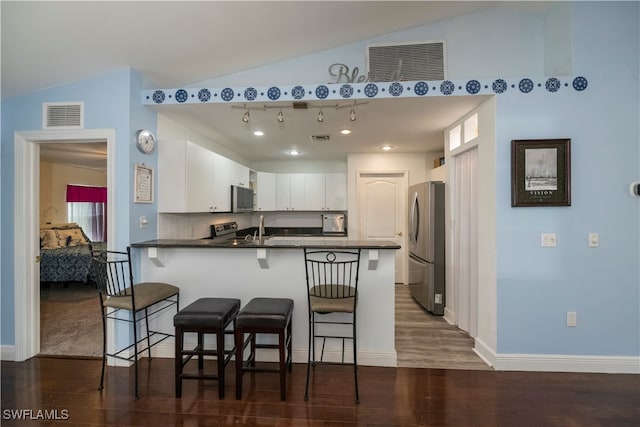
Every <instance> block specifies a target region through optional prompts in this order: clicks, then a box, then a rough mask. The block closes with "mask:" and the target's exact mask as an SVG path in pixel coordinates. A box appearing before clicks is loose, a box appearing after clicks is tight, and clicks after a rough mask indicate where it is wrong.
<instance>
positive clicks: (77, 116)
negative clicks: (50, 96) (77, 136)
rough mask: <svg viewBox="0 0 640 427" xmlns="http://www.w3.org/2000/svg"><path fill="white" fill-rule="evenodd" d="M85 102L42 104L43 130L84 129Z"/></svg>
mask: <svg viewBox="0 0 640 427" xmlns="http://www.w3.org/2000/svg"><path fill="white" fill-rule="evenodd" d="M83 127H84V102H64V103H62V102H45V103H43V104H42V128H43V129H82V128H83Z"/></svg>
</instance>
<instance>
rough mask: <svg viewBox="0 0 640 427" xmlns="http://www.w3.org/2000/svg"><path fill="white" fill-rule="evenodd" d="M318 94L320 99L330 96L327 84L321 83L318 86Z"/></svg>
mask: <svg viewBox="0 0 640 427" xmlns="http://www.w3.org/2000/svg"><path fill="white" fill-rule="evenodd" d="M316 96H317V97H318V99H325V98H326V97H327V96H329V88H328V87H326V86H325V85H320V86H318V87H317V88H316Z"/></svg>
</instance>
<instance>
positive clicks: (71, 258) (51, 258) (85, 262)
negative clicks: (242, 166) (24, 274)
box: [40, 242, 106, 283]
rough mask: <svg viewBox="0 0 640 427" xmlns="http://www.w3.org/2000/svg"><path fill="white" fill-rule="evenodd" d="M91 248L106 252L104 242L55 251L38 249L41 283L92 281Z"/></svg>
mask: <svg viewBox="0 0 640 427" xmlns="http://www.w3.org/2000/svg"><path fill="white" fill-rule="evenodd" d="M91 248H93V250H106V242H92V243H91V245H88V244H84V245H77V246H69V247H65V248H56V249H40V281H41V282H83V283H86V282H87V281H88V280H94V279H95V276H94V275H93V271H92V268H91Z"/></svg>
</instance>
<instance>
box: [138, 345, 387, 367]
mask: <svg viewBox="0 0 640 427" xmlns="http://www.w3.org/2000/svg"><path fill="white" fill-rule="evenodd" d="M189 347H190V345H189V344H188V343H186V344H185V348H189ZM292 353H293V354H292V357H293V363H307V347H306V346H304V347H293V351H292ZM151 355H152V356H153V357H159V358H173V357H174V355H175V348H174V346H173V344H172V343H167V344H164V343H162V344H158V345H156V346H155V347H153V349H152V351H151ZM257 356H258V360H262V361H265V362H277V361H278V353H277V352H276V351H273V350H271V351H269V350H260V349H258V350H257ZM339 358H340V356H339V353H337V352H328V351H326V352H325V360H339ZM344 358H345V360H346V361H348V360H351V353H347V352H345V356H344ZM358 365H361V366H385V367H396V366H398V360H397V355H396V352H395V351H393V352H373V351H367V350H364V351H358Z"/></svg>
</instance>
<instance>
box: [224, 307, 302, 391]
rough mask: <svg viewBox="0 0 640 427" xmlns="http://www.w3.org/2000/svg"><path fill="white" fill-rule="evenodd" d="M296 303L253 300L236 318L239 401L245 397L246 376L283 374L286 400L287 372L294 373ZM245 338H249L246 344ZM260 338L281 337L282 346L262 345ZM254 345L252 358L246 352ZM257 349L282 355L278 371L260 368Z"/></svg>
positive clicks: (279, 342) (281, 377) (281, 378)
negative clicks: (294, 309) (293, 329)
mask: <svg viewBox="0 0 640 427" xmlns="http://www.w3.org/2000/svg"><path fill="white" fill-rule="evenodd" d="M292 313H293V300H291V299H288V298H253V299H252V300H251V301H249V303H247V305H246V306H244V307H243V308H242V310H240V313H238V315H237V317H236V326H235V331H236V333H235V341H236V343H235V346H236V399H240V398H241V397H242V375H243V374H244V373H245V372H247V371H254V372H279V373H280V400H285V399H286V379H287V370H289V372H291V315H292ZM245 334H249V336H248V337H247V339H246V340H245ZM256 334H277V335H278V344H258V343H256ZM249 343H250V344H251V352H250V355H249V358H248V359H247V360H246V361H245V360H244V350H245V348H246V347H247V345H249ZM256 348H273V349H276V348H277V349H278V351H279V364H278V368H275V369H274V368H257V367H256Z"/></svg>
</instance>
